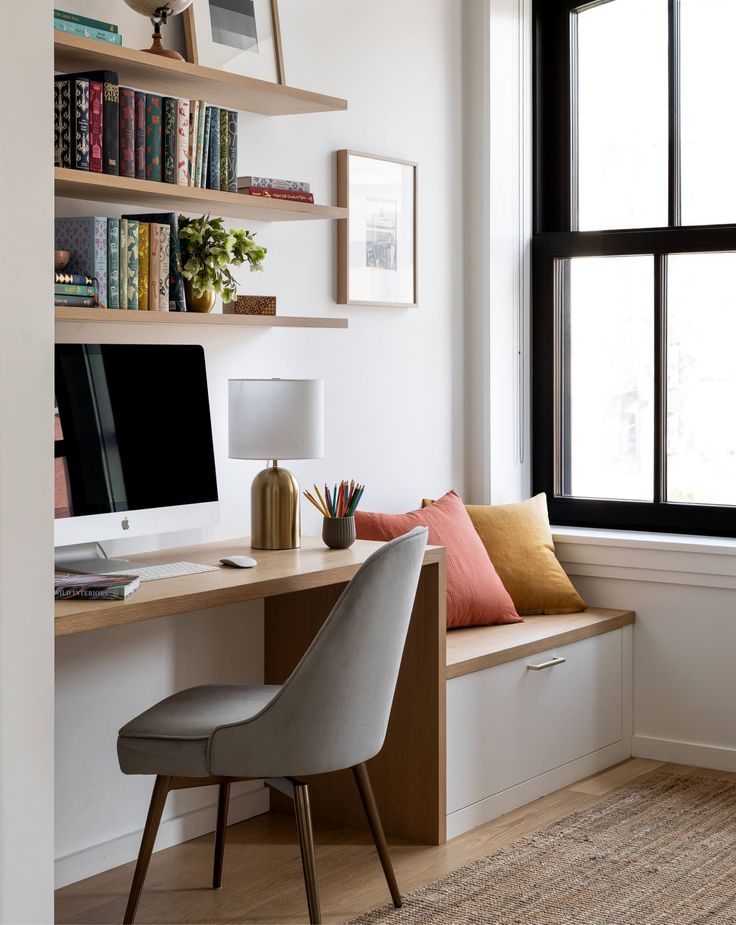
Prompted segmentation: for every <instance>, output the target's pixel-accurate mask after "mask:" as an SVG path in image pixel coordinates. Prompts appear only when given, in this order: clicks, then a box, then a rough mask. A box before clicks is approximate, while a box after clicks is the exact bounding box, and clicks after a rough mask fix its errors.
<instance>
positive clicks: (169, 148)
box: [161, 96, 179, 183]
mask: <svg viewBox="0 0 736 925" xmlns="http://www.w3.org/2000/svg"><path fill="white" fill-rule="evenodd" d="M178 103H179V101H178V100H177V99H175V98H174V97H173V96H165V97H164V99H163V127H162V131H161V160H162V163H163V177H162V179H163V181H164V183H176V152H177V134H176V122H177V107H178Z"/></svg>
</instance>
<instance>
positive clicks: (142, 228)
mask: <svg viewBox="0 0 736 925" xmlns="http://www.w3.org/2000/svg"><path fill="white" fill-rule="evenodd" d="M148 234H149V224H148V222H139V223H138V308H139V310H140V311H142V312H146V311H148V260H149V257H148Z"/></svg>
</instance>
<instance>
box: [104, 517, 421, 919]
mask: <svg viewBox="0 0 736 925" xmlns="http://www.w3.org/2000/svg"><path fill="white" fill-rule="evenodd" d="M426 542H427V530H426V528H424V527H417V528H416V529H414V530H412V531H411V532H410V533H407V534H406V535H405V536H402V537H399V538H398V539H396V540H392V541H391V542H390V543H387V544H386V545H385V546H382V547H381V548H380V549H379V550H378V551H377V552H375V553H374V554H373V555H372V556H371V557H370V558H369V559H367V560H366V562H365V563H364V564H363V566H362V567H361V569H360V571H359V572H358V573H357V574H356V575H355V577H354V578H353V579H352V581H351V582H350V583H349V584H348V586H347V587H346V588H345V590H344V592H343V593H342V595H341V596H340V599H339V600H338V602H337V603H336V604H335V606H334V608H333V610H332V613H331V614H330V615H329V617H328V618H327V620H326V621H325V623H324V624H323V626H322V627H321V629H320V631H319V632H318V633H317V635H316V636H315V638H314V640H313V642H312V644H311V645H310V647H309V648H308V649H307V651H306V653H305V654H304V656H303V658H302V659H301V661H300V662H299V664H298V665H297V666H296V668H295V669H294V671H293V672H292V674H291V676H290V677H289V678H288V679H287V680H286V682H285V683H284V684H283V685H257V686H256V685H246V686H239V685H206V686H202V687H193V688H190V689H189V690H184V691H181V692H180V693H178V694H174V695H173V696H172V697H168V698H166V700H162V701H161V703H158V704H156V706H154V707H152V708H151V709H150V710H146V712H145V713H141V715H140V716H138V717H136V718H135V719H134V720H131V722H129V723H128V724H127V725H126V726H124V727H123V728H122V729H121V730H120V733H119V736H118V758H119V761H120V768H121V770H122V771H123V772H124V773H125V774H155V775H156V781H155V784H154V788H153V796H152V797H151V805H150V808H149V811H148V818H147V819H146V825H145V828H144V830H143V839H142V841H141V848H140V853H139V855H138V863H137V865H136V869H135V874H134V876H133V883H132V885H131V889H130V896H129V898H128V907H127V909H126V912H125V920H124V921H125V922H126V923H129V922H132V921H133V919H134V917H135V913H136V908H137V906H138V900H139V898H140V895H141V890H142V889H143V881H144V880H145V876H146V871H147V870H148V863H149V861H150V859H151V852H152V851H153V844H154V841H155V839H156V832H157V830H158V826H159V822H160V820H161V813H162V811H163V808H164V803H165V802H166V797H167V794H168V792H169V791H170V790H172V789H178V788H180V787H186V786H201V785H203V784H205V783H219V786H220V791H219V802H218V810H217V829H216V835H215V864H214V875H213V883H212V885H213V887H214V888H215V889H217V888H219V886H220V884H221V878H222V861H223V854H224V847H225V828H226V825H227V809H228V798H229V792H230V782H231V780H232V779H234V778H241V779H242V778H266V779H267V781H268V783H269V784H270V785H271V786H273V787H276V788H277V789H279V790H281V791H282V792H284V793H287V794H288V795H289V796H291V797H292V798H293V800H294V805H295V812H296V821H297V830H298V833H299V843H300V847H301V854H302V866H303V868H304V882H305V886H306V891H307V903H308V906H309V919H310V922H319V921H320V907H319V895H318V889H317V878H316V870H315V862H314V842H313V838H312V821H311V814H310V810H309V791H308V787H307V785H306V784H305V783H303V782H301V781H300V780H298V778H299V777H301V776H302V775H308V774H324V773H327V772H329V771H338V770H342V769H344V768H351V769H352V771H353V774H354V777H355V781H356V784H357V787H358V791H359V794H360V797H361V800H362V803H363V807H364V809H365V812H366V815H367V817H368V822H369V825H370V828H371V832H372V833H373V839H374V841H375V844H376V849H377V851H378V855H379V858H380V861H381V865H382V867H383V871H384V874H385V876H386V881H387V883H388V886H389V889H390V892H391V898H392V899H393V901H394V904H395V905H396V906H400V905H401V894H400V893H399V888H398V886H397V884H396V878H395V876H394V872H393V867H392V865H391V860H390V857H389V854H388V849H387V846H386V839H385V837H384V834H383V827H382V825H381V819H380V816H379V814H378V808H377V806H376V802H375V800H374V797H373V792H372V789H371V785H370V780H369V778H368V772H367V769H366V765H365V762H366V761H368V759H369V758H372V757H373V756H374V755H376V754H377V753H378V752H379V751H380V749H381V747H382V745H383V741H384V738H385V736H386V728H387V726H388V720H389V714H390V712H391V704H392V702H393V698H394V691H395V688H396V680H397V677H398V673H399V665H400V663H401V657H402V654H403V651H404V643H405V641H406V634H407V630H408V627H409V620H410V617H411V611H412V606H413V603H414V597H415V594H416V589H417V583H418V581H419V571H420V569H421V565H422V559H423V554H424V547H425V545H426ZM192 778H194V779H196V780H192ZM213 778H214V780H213Z"/></svg>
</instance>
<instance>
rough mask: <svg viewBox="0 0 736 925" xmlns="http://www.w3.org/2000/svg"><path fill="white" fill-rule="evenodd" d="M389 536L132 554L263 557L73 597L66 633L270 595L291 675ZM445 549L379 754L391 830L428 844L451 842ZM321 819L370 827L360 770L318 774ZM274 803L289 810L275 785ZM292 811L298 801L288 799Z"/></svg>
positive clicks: (277, 651) (280, 665)
mask: <svg viewBox="0 0 736 925" xmlns="http://www.w3.org/2000/svg"><path fill="white" fill-rule="evenodd" d="M380 545H381V544H380V543H374V542H368V541H364V540H358V541H357V542H356V543H355V544H354V545H353V546H352V547H351V548H350V549H345V550H332V549H327V548H326V547H325V546H324V545H323V543H322V541H321V540H319V539H317V538H316V537H302V547H301V549H295V550H287V551H278V552H270V551H266V550H260V549H256V550H251V548H250V545H249V543H248V540H247V539H238V540H228V541H226V542H222V543H210V544H206V545H203V546H188V547H184V548H180V549H167V550H164V551H162V552H157V553H146V555H145V556H144V557H136V556H131V557H130V558H131V560H132V561H136V559H138V558H145V560H146V561H147V562H151V563H156V562H162V563H163V562H178V561H185V562H201V563H203V564H205V565H218V564H219V560H220V558H221V557H222V556H225V555H228V554H230V555H233V554H235V553H238V554H243V555H252V556H253V558H255V559H257V560H258V565H257V566H256V567H255V568H252V569H233V568H225V567H221V568H219V569H218V571H216V572H202V573H200V574H197V575H185V576H183V577H181V578H168V579H162V580H160V581H149V582H144V583H143V584H142V585H141V587H140V589H139V590H138V591H136V593H135V594H133V595H132V597H130V598H129V599H128V600H127V601H76V600H71V601H62V602H59V603H57V604H56V621H55V622H56V635H57V636H65V635H70V634H73V633H84V632H90V631H92V630H101V629H104V628H105V627H109V626H117V625H120V624H124V623H137V622H138V621H141V620H153V619H156V618H157V617H165V616H169V615H171V614H178V613H186V612H188V611H193V610H203V609H206V608H210V607H219V606H222V605H224V604H234V603H238V602H240V601H252V600H258V599H263V600H264V606H265V679H264V680H265V683H266V684H280V683H282V682H283V681H284V680H286V678H287V677H288V675H289V674H290V672H291V671H292V669H293V668H294V666H295V665H296V663H297V662H298V661H299V659H300V658H301V656H302V655H303V653H304V651H305V650H306V648H307V646H308V645H309V643H310V642H311V641H312V639H313V638H314V636H315V634H316V632H317V630H318V629H319V627H320V626H321V625H322V623H323V622H324V620H325V619H326V617H327V616H328V614H329V612H330V610H331V608H332V606H333V605H334V603H335V601H336V600H337V598H338V597H339V596H340V594H341V592H342V590H343V588H344V587H345V584H346V583H347V582H348V581H349V580H350V579H351V578H352V577H353V575H354V574H355V573H356V572H357V571H358V568H359V567H360V565H361V564H362V563H363V562H364V561H365V560H366V559H367V558H368V556H369V555H370V554H371V553H372V552H374V551H375V550H376V549H377V548H378V547H379V546H380ZM445 635H446V634H445V551H444V549H442V548H439V547H428V548H427V551H426V552H425V556H424V565H423V567H422V571H421V575H420V579H419V587H418V590H417V596H416V601H415V604H414V610H413V612H412V619H411V623H410V626H409V633H408V636H407V641H406V647H405V649H404V657H403V660H402V663H401V670H400V672H399V680H398V684H397V688H396V696H395V698H394V705H393V709H392V712H391V719H390V721H389V727H388V732H387V735H386V741H385V743H384V747H383V749H382V750H381V752H380V754H379V755H377V756H376V757H375V758H374V759H373V760H372V761H371V762H369V766H370V773H371V779H372V781H373V787H374V790H375V793H376V799H377V800H378V803H379V806H380V808H381V814H382V817H383V822H384V826H385V828H386V831H387V832H388V833H389V834H391V835H397V836H401V837H404V838H410V839H413V840H415V841H419V842H424V843H427V844H441V843H442V842H444V841H445V838H446V835H445V825H446V818H445V817H446V792H445V791H446V784H445V671H446V668H445ZM310 798H311V803H312V810H313V813H314V815H315V819H316V820H318V821H320V822H322V823H324V824H326V825H330V826H334V827H339V826H346V825H347V826H352V827H356V828H366V823H365V819H364V816H363V810H362V808H361V806H360V803H359V801H358V797H357V794H356V793H355V788H354V784H353V781H352V776H351V775H350V772H338V773H336V774H328V775H323V776H322V777H319V778H314V779H312V780H310ZM271 802H272V806H273V807H274V808H275V809H277V810H280V809H285V808H286V805H285V804H284V803H283V802H282V801H281V799H280V796H279V795H278V794H276V793H274V794H272V798H271ZM288 808H289V811H291V807H290V804H288Z"/></svg>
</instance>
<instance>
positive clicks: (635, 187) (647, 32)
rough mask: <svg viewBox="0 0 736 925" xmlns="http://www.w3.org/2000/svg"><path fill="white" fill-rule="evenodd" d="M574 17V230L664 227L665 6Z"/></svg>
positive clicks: (657, 0)
mask: <svg viewBox="0 0 736 925" xmlns="http://www.w3.org/2000/svg"><path fill="white" fill-rule="evenodd" d="M697 2H698V3H699V2H700V0H697ZM577 16H578V155H579V156H578V160H579V166H578V170H579V176H578V205H579V218H578V227H579V228H580V229H581V230H582V231H586V230H590V229H600V228H649V227H654V226H660V225H666V224H667V150H668V135H667V107H668V96H667V0H611V2H609V3H603V4H601V5H600V6H596V7H592V8H591V9H588V10H584V11H583V12H581V13H578V14H577ZM719 28H720V27H719Z"/></svg>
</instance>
